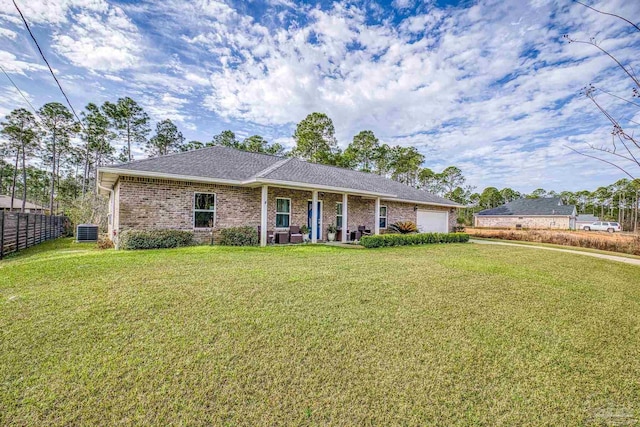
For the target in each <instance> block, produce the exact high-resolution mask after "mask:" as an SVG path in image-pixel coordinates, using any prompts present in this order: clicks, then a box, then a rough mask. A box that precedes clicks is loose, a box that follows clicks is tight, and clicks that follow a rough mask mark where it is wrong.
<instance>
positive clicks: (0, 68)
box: [0, 65, 38, 116]
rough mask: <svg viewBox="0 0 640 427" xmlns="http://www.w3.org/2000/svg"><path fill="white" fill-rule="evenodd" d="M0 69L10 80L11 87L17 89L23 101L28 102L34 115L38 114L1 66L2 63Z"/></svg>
mask: <svg viewBox="0 0 640 427" xmlns="http://www.w3.org/2000/svg"><path fill="white" fill-rule="evenodd" d="M0 70H2V72H3V73H4V75H5V76H7V78H8V79H9V81H10V82H11V84H12V85H13V87H15V88H16V90H17V91H18V93H19V94H20V96H22V97H23V98H24V100H25V101H27V104H29V107H31V109H32V110H33V112H34V113H35V114H36V116H38V111H37V110H36V109H35V107H34V106H33V105H32V104H31V102H30V101H29V100H28V99H27V97H26V96H24V93H22V91H21V90H20V88H19V87H18V85H16V83H15V82H14V81H13V79H12V78H11V77H10V76H9V74H7V72H6V71H5V70H4V67H2V65H0Z"/></svg>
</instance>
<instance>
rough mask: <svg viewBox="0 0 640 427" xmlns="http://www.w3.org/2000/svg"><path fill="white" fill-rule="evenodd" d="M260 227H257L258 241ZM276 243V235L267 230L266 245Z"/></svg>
mask: <svg viewBox="0 0 640 427" xmlns="http://www.w3.org/2000/svg"><path fill="white" fill-rule="evenodd" d="M261 229H262V227H260V226H258V240H259V239H260V231H261ZM275 242H276V235H275V233H274V232H273V230H269V229H267V243H275Z"/></svg>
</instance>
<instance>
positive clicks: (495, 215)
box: [474, 197, 577, 230]
mask: <svg viewBox="0 0 640 427" xmlns="http://www.w3.org/2000/svg"><path fill="white" fill-rule="evenodd" d="M576 216H577V211H576V207H575V206H574V205H565V204H563V203H562V200H561V199H560V198H559V197H545V198H540V199H518V200H514V201H512V202H509V203H505V204H504V205H502V206H498V207H497V208H493V209H485V210H483V211H480V212H478V213H476V214H475V215H474V226H475V227H485V228H531V229H562V230H574V229H575V228H576Z"/></svg>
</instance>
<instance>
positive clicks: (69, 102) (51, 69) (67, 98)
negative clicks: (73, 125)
mask: <svg viewBox="0 0 640 427" xmlns="http://www.w3.org/2000/svg"><path fill="white" fill-rule="evenodd" d="M13 5H14V6H15V7H16V10H17V11H18V13H19V14H20V18H22V22H23V23H24V26H25V27H26V29H27V31H28V32H29V35H30V36H31V39H32V40H33V42H34V43H35V44H36V47H37V48H38V52H40V56H41V57H42V59H43V60H44V62H45V64H47V67H49V72H50V73H51V75H52V76H53V79H54V80H55V81H56V84H57V85H58V88H60V92H62V96H64V99H66V100H67V104H68V105H69V108H71V111H72V112H73V115H74V116H76V119H77V120H78V123H80V126H82V129H84V130H85V131H86V129H85V127H84V125H83V124H82V120H80V117H79V116H78V114H77V113H76V110H75V109H74V108H73V105H71V101H70V100H69V97H68V96H67V94H66V93H65V91H64V89H62V85H61V84H60V82H59V81H58V78H57V77H56V75H55V73H54V72H53V68H51V65H49V61H47V58H46V57H45V56H44V52H42V49H41V48H40V44H38V40H36V37H35V36H34V35H33V32H32V31H31V28H30V27H29V24H28V23H27V20H26V19H25V17H24V15H23V14H22V11H21V10H20V8H19V7H18V4H17V3H16V0H13Z"/></svg>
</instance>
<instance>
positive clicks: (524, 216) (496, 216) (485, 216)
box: [474, 214, 593, 222]
mask: <svg viewBox="0 0 640 427" xmlns="http://www.w3.org/2000/svg"><path fill="white" fill-rule="evenodd" d="M474 216H477V217H478V218H520V217H522V218H528V217H530V216H535V217H541V218H549V217H552V218H553V217H558V218H564V217H567V218H571V215H551V214H549V215H478V214H474ZM592 222H593V221H592Z"/></svg>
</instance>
